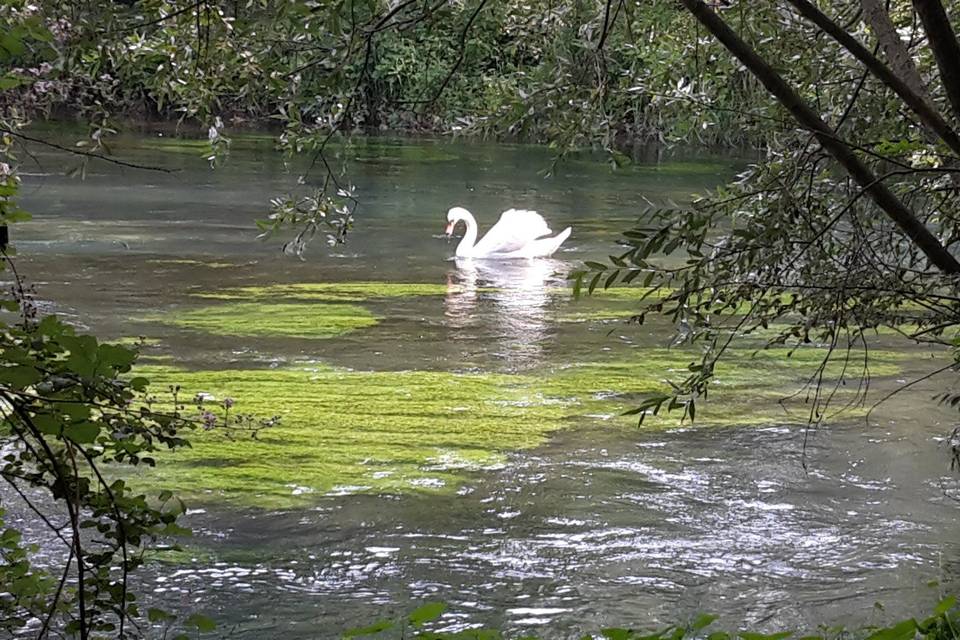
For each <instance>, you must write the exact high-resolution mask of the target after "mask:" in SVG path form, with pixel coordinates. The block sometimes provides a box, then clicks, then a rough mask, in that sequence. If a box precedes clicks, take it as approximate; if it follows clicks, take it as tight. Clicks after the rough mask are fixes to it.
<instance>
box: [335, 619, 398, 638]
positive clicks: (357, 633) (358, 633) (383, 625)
mask: <svg viewBox="0 0 960 640" xmlns="http://www.w3.org/2000/svg"><path fill="white" fill-rule="evenodd" d="M395 625H396V623H395V622H392V621H390V620H378V621H377V622H374V623H373V624H371V625H367V626H366V627H357V628H356V629H347V630H346V631H344V632H343V637H344V638H357V637H362V636H372V635H374V634H375V633H380V632H381V631H386V630H387V629H390V628H392V627H394V626H395Z"/></svg>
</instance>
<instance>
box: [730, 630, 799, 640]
mask: <svg viewBox="0 0 960 640" xmlns="http://www.w3.org/2000/svg"><path fill="white" fill-rule="evenodd" d="M792 635H793V631H781V632H779V633H770V634H766V633H750V632H747V631H744V632H743V633H741V634H740V638H741V640H784V638H789V637H790V636H792Z"/></svg>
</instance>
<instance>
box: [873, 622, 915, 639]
mask: <svg viewBox="0 0 960 640" xmlns="http://www.w3.org/2000/svg"><path fill="white" fill-rule="evenodd" d="M916 633H917V621H916V620H914V619H913V618H911V619H910V620H904V621H903V622H900V623H898V624H895V625H893V626H892V627H887V628H885V629H880V630H879V631H877V632H876V633H874V634H872V635H870V636H869V637H868V639H867V640H913V638H914V636H915V635H916Z"/></svg>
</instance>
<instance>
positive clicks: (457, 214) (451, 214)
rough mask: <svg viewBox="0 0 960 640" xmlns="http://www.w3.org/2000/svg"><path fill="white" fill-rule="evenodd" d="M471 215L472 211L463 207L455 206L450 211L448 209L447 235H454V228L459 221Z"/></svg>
mask: <svg viewBox="0 0 960 640" xmlns="http://www.w3.org/2000/svg"><path fill="white" fill-rule="evenodd" d="M469 217H470V212H469V211H467V210H466V209H464V208H463V207H453V208H452V209H450V211H447V235H448V236H449V235H453V228H454V227H455V226H457V223H458V222H460V221H461V220H466V219H467V218H469Z"/></svg>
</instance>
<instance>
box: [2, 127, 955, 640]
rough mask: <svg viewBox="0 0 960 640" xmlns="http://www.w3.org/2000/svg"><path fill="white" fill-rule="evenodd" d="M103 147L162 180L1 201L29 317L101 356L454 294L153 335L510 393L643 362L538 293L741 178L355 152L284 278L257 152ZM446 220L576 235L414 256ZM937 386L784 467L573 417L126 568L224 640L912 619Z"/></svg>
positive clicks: (951, 527) (45, 164)
mask: <svg viewBox="0 0 960 640" xmlns="http://www.w3.org/2000/svg"><path fill="white" fill-rule="evenodd" d="M158 145H159V147H160V148H158ZM117 150H118V151H122V152H123V154H124V157H126V158H128V159H131V160H133V161H140V162H152V163H158V164H162V165H164V166H166V167H169V168H174V169H177V171H176V172H175V173H172V174H161V173H156V172H148V171H139V170H135V169H130V168H122V167H115V166H110V165H104V164H97V165H91V166H90V167H89V169H88V173H87V177H86V179H85V180H83V181H81V180H78V179H74V178H67V177H64V175H63V172H64V169H65V168H69V164H70V161H69V160H68V159H65V158H63V157H61V156H59V155H57V154H54V153H47V152H43V151H40V152H39V153H38V155H37V156H36V164H35V165H33V166H30V165H29V164H28V165H27V168H26V174H27V175H26V177H25V182H24V197H23V199H22V202H23V206H24V208H26V209H28V210H30V211H32V212H34V213H35V216H36V219H35V221H34V222H31V223H29V224H27V225H24V226H22V227H21V228H18V229H16V230H15V231H14V241H15V242H16V244H17V245H18V249H19V251H20V254H21V256H22V257H21V261H22V264H23V267H22V270H23V271H25V272H26V273H27V274H28V278H29V279H30V280H31V281H32V282H33V283H35V284H36V285H37V287H38V291H39V293H40V299H41V300H42V301H44V306H45V308H47V309H51V310H53V311H56V312H57V313H59V314H61V315H63V316H64V317H66V318H71V319H73V320H74V321H76V322H77V323H78V324H80V325H81V326H84V327H85V328H89V329H91V330H93V331H94V332H97V333H99V334H102V335H106V336H115V337H118V336H127V335H138V334H139V333H141V332H143V326H142V324H138V322H137V318H138V317H143V316H145V315H148V314H150V313H153V312H156V311H157V310H158V309H161V310H162V309H170V308H177V307H178V305H181V304H182V303H183V299H184V297H185V296H186V295H187V294H190V293H195V292H203V291H215V290H218V289H223V288H229V287H237V286H250V285H269V284H275V283H290V282H342V281H371V280H373V281H387V282H390V281H393V282H416V283H438V284H446V283H448V282H456V283H459V284H461V285H464V286H465V287H466V288H465V289H464V288H463V287H461V288H459V289H456V291H457V292H458V293H457V295H453V296H450V295H448V296H445V297H436V296H435V297H424V298H417V299H415V300H404V301H396V302H392V303H384V302H381V303H379V304H380V305H381V307H380V308H378V309H377V311H378V314H379V315H380V316H381V317H383V318H385V320H384V321H383V322H382V323H381V324H379V325H377V326H376V327H373V328H371V329H370V330H364V331H358V332H354V333H351V334H348V335H346V336H343V337H340V338H337V339H333V340H323V341H317V340H312V341H307V340H305V341H296V340H294V341H290V340H286V341H279V342H271V341H269V340H266V341H252V342H251V341H246V342H245V341H242V340H237V339H231V340H224V339H212V338H210V337H205V336H202V335H198V334H197V333H196V332H190V331H186V330H183V329H177V328H176V327H171V326H166V327H152V328H151V331H153V332H154V333H151V336H154V335H155V336H156V337H158V338H160V339H162V340H163V341H164V344H165V345H168V346H167V347H166V351H165V355H166V357H168V358H170V359H172V360H173V361H175V362H177V363H178V364H183V365H186V366H206V367H229V366H237V363H242V362H244V361H245V360H250V361H256V362H258V363H260V364H263V363H264V362H274V361H281V362H282V361H286V360H289V359H294V358H302V357H309V358H315V359H317V360H321V361H324V362H328V363H331V364H334V365H336V366H343V367H350V368H352V369H359V370H457V371H462V370H469V371H484V372H488V371H489V372H503V371H505V372H518V371H519V372H523V371H537V370H538V368H537V367H539V366H541V365H543V363H544V362H553V363H562V362H564V361H565V359H570V358H573V357H583V355H584V354H590V353H593V354H623V353H630V354H633V356H634V357H639V358H642V353H643V352H642V349H643V347H644V346H645V345H657V346H665V345H666V344H669V342H670V340H671V338H672V335H673V332H672V328H671V327H669V326H667V325H666V324H664V323H656V322H654V323H653V324H652V325H645V326H643V327H638V326H635V325H624V324H622V323H618V322H614V323H610V322H605V323H590V322H586V323H558V322H555V321H554V320H553V319H552V318H553V316H551V315H550V314H549V313H547V312H546V311H547V309H548V308H549V307H550V306H551V305H556V304H558V303H556V302H555V301H553V299H552V298H550V297H549V296H547V295H546V293H545V291H547V290H548V288H549V287H559V286H562V285H563V284H564V281H563V274H564V273H566V272H567V271H569V269H570V268H571V267H572V266H574V265H576V264H577V263H578V262H579V261H582V260H584V259H603V257H604V256H606V255H607V254H609V253H613V252H614V251H613V249H612V247H613V243H614V241H615V239H616V236H617V234H618V232H619V231H620V230H622V229H623V228H624V227H625V226H626V225H628V224H629V223H630V222H632V221H633V220H635V219H636V218H637V217H638V216H639V215H641V214H642V211H643V210H644V209H645V208H646V207H647V206H648V205H649V204H650V203H654V204H661V203H666V202H669V201H671V200H673V201H681V202H682V201H685V200H689V198H690V195H691V194H692V193H695V192H702V191H703V190H704V189H706V188H708V187H710V186H712V185H715V184H717V183H718V182H720V181H722V180H724V179H727V178H729V177H731V176H732V175H733V174H734V172H735V170H736V168H737V166H739V163H740V161H739V160H738V161H733V160H728V159H725V158H722V157H717V156H713V155H704V156H702V157H693V158H688V159H685V160H684V161H668V162H663V163H661V164H650V165H639V166H635V167H633V168H631V169H629V170H627V171H621V172H616V173H615V172H612V171H610V169H609V168H608V167H607V166H605V165H603V164H602V163H599V162H592V161H589V160H583V159H581V160H574V161H572V162H569V163H566V164H564V165H562V166H561V167H560V169H559V171H558V173H557V175H555V176H552V177H545V176H544V175H542V170H543V169H545V168H546V167H548V166H549V163H550V156H549V154H548V153H547V152H545V151H544V150H541V149H538V148H535V147H524V146H511V145H492V144H460V143H448V142H435V141H420V142H396V141H388V140H373V141H367V142H361V143H360V144H359V145H358V146H357V147H356V148H355V149H354V150H352V151H351V152H350V154H351V156H352V158H353V163H352V166H351V174H350V175H351V178H352V180H354V181H355V183H356V185H357V188H358V193H359V194H360V196H361V200H362V204H361V209H360V211H359V213H358V221H357V227H356V229H355V231H354V232H353V233H352V234H351V235H350V238H349V242H348V243H347V244H346V245H343V246H338V247H334V248H332V249H327V248H326V247H325V246H322V243H321V242H318V243H317V244H316V245H313V246H311V247H310V248H309V250H308V252H307V255H306V259H305V260H303V261H300V260H297V259H295V258H292V257H290V256H285V255H282V254H281V253H280V252H279V250H278V246H279V242H277V241H269V242H265V243H264V242H258V241H256V240H255V239H254V236H255V235H256V232H255V230H254V229H253V226H252V220H253V219H254V218H256V217H259V216H262V214H263V212H264V211H265V210H266V206H267V202H268V200H269V198H271V197H273V196H274V195H276V194H277V193H279V192H281V191H283V190H285V189H288V188H290V187H291V186H292V185H293V184H294V182H295V172H291V171H290V170H288V168H287V166H286V165H285V163H284V161H283V158H282V157H281V156H280V155H279V154H278V153H276V152H274V151H273V150H272V148H271V145H270V144H269V143H264V142H257V141H256V139H248V140H245V141H244V140H240V141H238V142H237V144H235V147H234V149H233V151H232V153H231V156H230V158H229V160H228V162H227V163H226V165H225V166H223V167H220V168H218V169H216V170H211V169H210V168H209V167H208V166H207V164H206V162H205V161H204V160H203V159H202V158H201V157H199V151H198V150H197V149H195V148H190V147H186V148H183V147H178V146H176V145H169V146H167V145H166V144H163V139H161V138H157V137H144V138H139V139H136V138H134V139H127V140H124V141H121V142H120V143H119V144H118V145H117ZM455 204H459V205H462V206H466V207H467V208H469V209H471V210H473V211H474V212H475V213H476V214H477V217H478V218H479V220H480V224H481V229H483V228H485V226H486V225H488V224H489V223H491V222H492V221H493V219H494V217H495V215H496V212H499V211H500V210H502V209H506V208H509V207H512V206H516V207H524V208H531V209H537V210H539V211H541V212H542V213H544V214H545V215H546V217H547V218H548V220H549V221H550V223H551V224H552V225H553V227H554V229H556V230H559V229H561V228H562V227H564V226H566V225H572V226H573V227H574V233H573V236H572V238H571V240H570V241H568V243H567V245H565V247H564V250H563V251H561V252H560V253H559V254H558V255H557V256H556V257H555V259H553V260H549V261H542V262H540V263H537V264H536V265H532V266H529V265H528V266H519V267H511V268H496V267H489V266H483V265H479V266H477V265H473V266H470V265H462V264H460V265H458V264H457V263H456V262H453V261H451V260H450V259H449V258H450V256H451V255H452V253H453V248H454V245H452V244H448V243H447V242H446V241H445V240H443V239H442V238H440V237H439V235H440V233H441V232H442V227H443V224H444V222H445V220H444V218H445V212H446V210H447V209H448V208H449V207H450V206H452V205H455ZM221 264H222V265H229V266H223V267H221V266H220V265H221ZM211 265H215V266H214V267H211ZM471 287H480V289H476V288H474V289H471ZM483 287H490V288H489V289H486V290H484V289H483ZM464 291H467V292H468V293H470V292H471V291H472V293H470V294H469V295H464V294H463V292H464ZM611 357H612V356H611ZM930 357H931V354H929V353H927V352H917V353H916V354H915V356H914V357H913V358H912V360H911V361H910V362H909V364H908V365H907V366H906V367H905V371H904V372H903V373H902V377H900V378H897V379H891V380H887V381H885V382H884V381H877V383H876V385H877V386H878V387H880V388H882V387H883V386H884V384H886V385H887V387H888V388H889V386H890V385H893V384H896V382H897V380H898V379H899V380H906V379H908V378H909V374H911V373H912V372H922V371H924V370H925V368H932V367H929V359H930ZM935 388H936V387H935V386H928V387H922V386H921V387H919V388H918V390H917V391H915V392H913V393H910V394H903V395H901V396H899V397H897V398H896V399H894V400H893V401H891V402H890V403H888V404H886V405H884V406H883V407H882V408H881V409H880V410H878V411H877V412H876V413H875V414H874V415H873V416H872V419H871V421H870V422H869V423H867V422H865V421H864V420H863V419H861V418H848V419H841V420H837V421H836V422H834V423H832V424H829V425H827V426H823V427H821V428H819V429H818V430H816V431H815V432H813V433H810V434H806V435H808V436H809V438H808V441H807V446H806V452H805V456H804V454H803V442H804V438H805V433H804V428H803V425H802V420H796V419H792V420H786V419H784V420H783V421H776V420H771V421H765V422H764V423H762V424H750V425H743V426H737V425H732V426H731V425H726V426H709V425H707V426H701V427H697V428H693V427H689V426H688V427H683V428H672V429H657V430H647V431H643V430H633V429H623V428H606V427H605V426H604V425H603V423H602V421H598V420H596V419H586V418H584V419H583V420H581V421H579V422H578V421H576V420H574V421H572V423H571V425H570V426H569V428H566V429H564V430H562V431H559V432H557V433H555V434H554V435H553V436H552V437H550V438H549V439H548V440H547V441H546V442H545V443H544V444H542V445H540V446H538V447H535V448H533V449H526V450H523V451H516V452H508V453H509V455H508V456H507V458H506V460H505V461H504V462H503V463H502V464H499V465H496V466H493V467H488V468H485V469H483V470H480V471H476V472H473V473H471V474H470V475H469V477H468V479H467V481H466V482H464V483H463V485H462V486H461V487H460V488H459V489H458V490H457V491H456V492H447V493H435V492H418V491H410V492H401V493H396V492H391V493H382V494H376V493H374V494H363V493H360V494H351V495H326V496H321V497H318V498H317V499H316V501H314V503H313V504H311V505H310V506H308V507H303V508H293V507H291V508H284V509H262V508H253V507H251V508H236V507H225V506H218V505H217V504H216V503H210V504H202V505H199V506H197V508H196V509H195V510H194V511H192V512H191V513H190V514H189V515H188V516H187V517H186V524H187V525H188V526H191V527H192V528H193V529H194V531H195V535H194V540H192V541H191V545H192V546H191V549H197V550H198V551H197V553H196V557H195V558H193V559H186V560H184V561H182V562H178V563H164V564H156V565H152V566H150V567H148V569H147V570H146V571H145V572H143V575H142V576H141V577H140V578H139V580H140V583H139V585H138V588H139V589H140V591H141V592H145V596H144V597H145V598H146V599H148V600H150V599H153V600H152V601H155V602H158V603H161V604H164V605H168V606H171V607H174V608H182V609H186V610H194V609H196V610H203V611H205V612H207V613H208V614H210V615H212V616H213V617H215V618H217V619H218V620H219V621H220V623H221V630H226V631H229V633H230V637H237V638H269V637H283V638H317V637H321V638H323V637H337V636H338V634H339V633H340V632H341V631H342V630H343V629H345V628H347V627H351V626H356V625H362V624H365V623H369V622H372V621H374V620H376V619H379V618H382V617H389V616H394V615H400V614H402V613H404V612H406V611H409V610H411V609H412V608H414V607H416V606H417V605H418V604H419V603H421V602H423V601H427V600H442V601H445V602H447V603H448V604H449V606H450V608H449V610H448V612H447V614H445V616H444V617H443V618H442V620H441V627H442V628H449V629H458V628H465V627H468V626H473V625H479V624H483V625H490V626H495V627H499V628H502V629H504V630H506V631H509V632H511V633H520V632H530V633H538V634H542V635H543V636H544V637H550V638H568V637H571V638H572V637H576V636H577V635H578V634H581V633H585V632H589V631H596V630H598V629H599V628H601V627H604V626H611V625H617V626H634V627H643V628H646V627H650V626H656V625H661V624H669V623H674V622H684V621H686V620H688V619H689V618H691V617H692V616H693V615H695V614H696V613H697V612H703V611H706V612H712V613H715V614H718V615H720V620H719V623H718V624H719V625H721V626H724V627H727V628H738V627H740V626H741V625H750V626H752V627H754V628H758V629H774V628H783V627H800V628H804V629H807V630H812V629H813V628H815V627H816V625H818V624H821V623H822V624H833V623H838V622H842V623H845V624H848V625H853V626H856V625H861V624H869V623H872V622H880V621H883V620H888V619H890V618H891V617H892V616H896V615H913V614H919V613H920V612H922V611H923V610H925V609H926V608H928V607H930V606H931V605H932V603H934V602H935V601H936V599H937V598H938V594H939V593H941V592H944V591H951V590H956V588H957V587H958V586H960V564H958V563H960V537H958V535H957V534H958V519H957V514H958V503H957V502H955V501H954V500H953V499H952V498H951V497H950V496H951V495H952V489H953V488H954V486H955V478H954V476H953V475H952V474H951V471H950V469H949V459H948V455H947V452H946V451H945V447H944V444H943V442H942V439H943V436H944V435H945V434H946V433H948V432H949V429H950V424H951V420H952V419H953V418H952V416H951V414H949V413H948V412H942V411H940V410H938V409H935V408H933V407H931V403H930V402H929V397H930V395H931V393H932V390H933V389H935ZM611 391H612V392H613V391H616V390H613V389H612V390H611ZM745 422H749V420H745ZM754 422H755V421H754ZM804 462H806V466H804ZM211 473H216V469H211ZM931 581H936V582H938V583H939V586H936V587H932V586H929V585H928V583H930V582H931ZM875 603H880V604H881V605H882V606H883V609H882V610H881V609H880V608H879V607H875V606H874V605H875Z"/></svg>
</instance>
